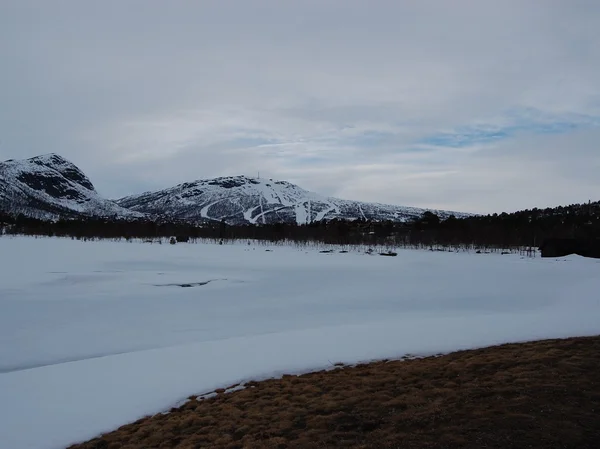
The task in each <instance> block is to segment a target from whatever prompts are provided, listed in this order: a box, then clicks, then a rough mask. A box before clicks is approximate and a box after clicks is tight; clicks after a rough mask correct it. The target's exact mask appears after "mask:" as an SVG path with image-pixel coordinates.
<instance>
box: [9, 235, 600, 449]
mask: <svg viewBox="0 0 600 449" xmlns="http://www.w3.org/2000/svg"><path fill="white" fill-rule="evenodd" d="M599 262H600V261H598V260H593V259H583V258H580V257H576V256H571V257H567V258H560V259H540V258H536V259H530V258H521V257H520V256H518V255H508V256H507V255H505V256H500V255H494V254H490V255H484V254H473V253H437V252H427V251H412V250H405V251H400V252H399V254H398V257H381V256H370V255H366V254H361V253H358V252H350V253H347V254H340V253H333V254H321V253H319V252H318V251H317V250H315V249H310V250H303V249H297V248H292V247H273V248H272V251H265V247H262V246H257V247H254V246H247V245H242V244H238V245H223V246H219V245H203V244H178V245H175V246H171V245H157V244H152V245H151V244H142V243H125V242H123V243H113V242H94V243H84V242H77V241H72V240H66V239H33V238H8V237H0V446H1V447H6V448H11V449H25V448H32V449H38V448H40V449H53V448H62V447H65V446H67V445H68V444H69V443H74V442H77V441H81V440H85V439H88V438H91V437H94V436H96V435H97V434H99V433H102V432H104V431H109V430H112V429H114V428H116V427H118V426H120V425H122V424H125V423H127V422H131V421H133V420H135V419H137V418H140V417H142V416H144V415H146V414H153V413H157V412H161V411H164V410H166V409H168V408H169V407H170V406H172V405H174V404H176V403H177V402H179V401H181V400H183V399H185V398H186V397H188V396H191V395H194V394H202V393H205V392H209V391H212V390H214V389H216V388H219V387H227V386H229V385H232V384H235V383H238V382H240V381H245V380H250V379H260V378H265V377H270V376H277V375H280V374H282V373H298V372H304V371H309V370H313V369H319V368H326V367H329V366H331V364H332V363H336V362H343V363H356V362H359V361H368V360H372V359H380V358H398V357H401V356H402V355H404V354H408V353H410V354H421V355H427V354H433V353H439V352H449V351H453V350H457V349H465V348H474V347H481V346H486V345H491V344H497V343H503V342H516V341H523V340H532V339H541V338H552V337H568V336H579V335H596V334H600V293H599V292H600V263H599ZM182 284H183V285H189V286H188V287H181V286H180V285H182Z"/></svg>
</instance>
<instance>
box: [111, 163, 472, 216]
mask: <svg viewBox="0 0 600 449" xmlns="http://www.w3.org/2000/svg"><path fill="white" fill-rule="evenodd" d="M116 202H117V204H119V205H121V206H123V207H126V208H129V209H132V210H136V211H139V212H144V213H147V214H165V215H167V216H171V217H173V218H178V219H187V220H196V221H204V220H205V221H222V220H224V221H226V222H228V223H230V224H261V223H264V224H267V223H274V222H287V223H297V224H308V223H312V222H315V221H321V220H331V219H336V218H337V219H346V220H354V219H365V220H379V221H383V220H392V221H407V220H410V219H414V218H417V217H420V216H421V215H422V214H423V213H424V212H425V211H430V212H433V213H436V214H437V215H438V216H440V218H447V217H449V216H450V215H455V216H457V217H458V216H468V215H472V214H467V213H461V212H453V211H443V210H437V209H424V208H417V207H407V206H395V205H388V204H382V203H368V202H361V201H352V200H343V199H339V198H333V197H327V196H322V195H319V194H317V193H314V192H310V191H308V190H305V189H303V188H301V187H299V186H297V185H295V184H292V183H290V182H288V181H279V180H273V179H266V178H253V177H248V176H245V175H239V176H224V177H219V178H210V179H199V180H196V181H192V182H184V183H181V184H178V185H176V186H174V187H170V188H167V189H162V190H157V191H149V192H144V193H142V194H138V195H129V196H126V197H124V198H121V199H118V200H116Z"/></svg>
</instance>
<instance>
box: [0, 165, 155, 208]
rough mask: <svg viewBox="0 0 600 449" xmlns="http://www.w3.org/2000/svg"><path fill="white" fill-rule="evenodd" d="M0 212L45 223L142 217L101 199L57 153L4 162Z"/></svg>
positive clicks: (91, 186) (81, 172)
mask: <svg viewBox="0 0 600 449" xmlns="http://www.w3.org/2000/svg"><path fill="white" fill-rule="evenodd" d="M0 211H5V213H10V214H11V215H18V214H23V215H26V216H28V217H34V218H40V219H45V220H51V219H56V218H58V217H70V218H73V217H86V216H95V217H112V218H135V217H142V216H143V214H140V213H138V212H133V211H129V210H127V209H124V208H122V207H121V206H119V205H117V204H116V203H114V202H113V201H110V200H107V199H105V198H102V197H101V196H100V195H99V194H98V192H96V189H95V188H94V185H93V184H92V182H91V181H90V179H89V178H88V177H87V176H86V175H85V173H84V172H83V171H82V170H80V169H79V168H78V167H77V166H75V165H74V164H73V163H72V162H70V161H68V160H66V159H65V158H63V157H62V156H59V155H57V154H46V155H42V156H36V157H33V158H30V159H25V160H8V161H5V162H1V163H0Z"/></svg>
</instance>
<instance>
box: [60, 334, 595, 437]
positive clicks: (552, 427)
mask: <svg viewBox="0 0 600 449" xmlns="http://www.w3.org/2000/svg"><path fill="white" fill-rule="evenodd" d="M245 387H246V388H244V389H241V390H237V391H233V392H227V391H225V390H219V391H217V392H216V394H214V395H210V397H208V398H206V399H200V398H196V397H193V398H191V400H190V401H188V402H187V403H185V404H183V405H182V406H180V407H178V408H173V409H172V410H171V411H170V413H168V414H159V415H155V416H151V417H146V418H143V419H140V420H138V421H136V422H135V423H131V424H128V425H125V426H123V427H121V428H120V429H118V430H116V431H114V432H111V433H108V434H105V435H103V436H101V437H99V438H95V439H93V440H91V441H88V442H86V443H82V444H79V445H73V446H71V447H70V449H100V448H102V449H113V448H115V449H116V448H122V449H139V448H182V449H190V448H229V449H233V448H257V449H262V448H288V447H289V448H311V447H317V448H319V447H334V448H335V447H343V448H361V449H362V448H409V449H410V448H448V447H469V448H471V447H472V448H483V447H485V448H526V447H532V448H559V447H560V448H592V447H597V445H598V442H600V336H599V337H580V338H570V339H564V340H544V341H537V342H529V343H520V344H508V345H501V346H494V347H489V348H483V349H477V350H469V351H459V352H455V353H451V354H448V355H443V356H438V357H426V358H421V359H413V360H399V361H379V362H374V363H369V364H363V365H358V366H353V367H341V368H339V369H335V370H330V371H320V372H314V373H309V374H305V375H301V376H284V377H283V378H281V379H272V380H266V381H262V382H250V383H247V384H246V385H245ZM92 406H93V405H92Z"/></svg>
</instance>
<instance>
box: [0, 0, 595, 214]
mask: <svg viewBox="0 0 600 449" xmlns="http://www.w3.org/2000/svg"><path fill="white" fill-rule="evenodd" d="M598 42H600V4H598V2H595V1H577V0H574V1H554V0H548V1H543V2H542V1H537V0H525V1H524V0H519V1H504V2H496V1H476V0H472V1H470V0H456V1H453V2H442V1H420V2H412V1H410V2H409V1H383V0H382V1H373V2H366V1H358V0H350V1H341V0H339V1H333V0H329V1H328V0H320V1H311V0H308V1H302V2H279V1H274V0H273V1H262V0H253V1H241V0H237V1H235V0H230V1H223V2H194V1H184V0H179V1H174V2H169V3H168V4H167V3H165V2H163V1H158V0H143V1H142V0H128V1H117V0H111V1H106V2H93V3H92V2H78V1H61V0H56V1H52V2H47V1H42V0H40V1H28V0H14V1H8V2H3V3H2V4H1V5H0V56H1V57H2V67H3V69H2V71H0V98H1V99H2V101H0V158H2V159H6V158H19V157H29V156H33V155H36V154H40V153H46V152H57V153H60V154H62V155H64V156H65V157H68V158H70V159H72V160H73V161H74V162H75V163H76V164H78V165H80V166H81V167H82V168H83V169H84V170H85V171H86V172H87V173H89V175H90V176H91V177H92V179H93V180H94V181H95V184H96V185H97V188H98V189H99V190H100V191H101V193H103V194H105V195H108V196H111V197H119V196H123V195H126V194H130V193H134V192H138V191H141V190H150V189H157V188H163V187H167V186H170V185H173V184H176V183H179V182H184V181H189V180H192V179H197V178H205V177H213V176H219V175H232V174H247V175H253V174H255V173H257V172H258V171H260V172H261V175H263V176H269V177H273V178H279V179H286V180H289V181H291V182H296V183H298V184H300V185H301V186H303V187H304V188H307V189H310V190H314V191H318V192H319V193H323V194H329V195H334V196H341V197H346V198H351V199H358V200H366V201H378V202H388V203H395V204H403V205H413V206H423V207H436V208H448V209H453V210H465V211H472V212H495V211H501V210H516V209H519V208H524V207H533V206H546V205H556V204H560V203H569V202H580V201H586V200H588V199H592V200H597V199H600V196H599V194H600V177H599V176H598V175H597V173H599V171H598V169H600V149H599V148H598V144H597V142H598V141H599V140H600V81H599V80H600V46H599V45H597V44H598Z"/></svg>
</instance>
